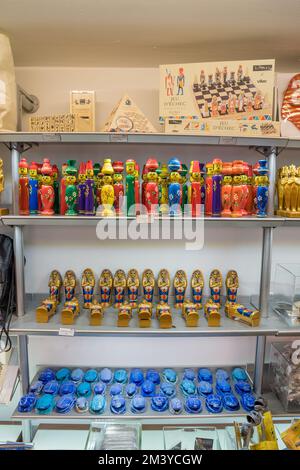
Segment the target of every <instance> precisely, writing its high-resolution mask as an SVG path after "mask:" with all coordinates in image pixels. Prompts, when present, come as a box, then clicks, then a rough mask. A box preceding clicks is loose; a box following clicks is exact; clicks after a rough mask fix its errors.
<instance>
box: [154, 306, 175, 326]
mask: <svg viewBox="0 0 300 470" xmlns="http://www.w3.org/2000/svg"><path fill="white" fill-rule="evenodd" d="M156 318H157V320H158V322H159V328H172V325H173V321H172V311H171V307H170V305H168V304H166V303H161V304H158V305H157V307H156Z"/></svg>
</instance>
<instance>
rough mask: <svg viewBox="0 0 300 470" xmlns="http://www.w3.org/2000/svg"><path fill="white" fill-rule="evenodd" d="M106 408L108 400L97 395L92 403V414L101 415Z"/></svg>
mask: <svg viewBox="0 0 300 470" xmlns="http://www.w3.org/2000/svg"><path fill="white" fill-rule="evenodd" d="M105 408H106V399H105V397H104V396H103V395H95V396H94V397H93V399H92V401H91V403H90V411H91V413H96V414H101V413H103V412H104V410H105Z"/></svg>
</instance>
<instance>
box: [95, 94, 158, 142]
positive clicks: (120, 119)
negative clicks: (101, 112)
mask: <svg viewBox="0 0 300 470" xmlns="http://www.w3.org/2000/svg"><path fill="white" fill-rule="evenodd" d="M102 131H103V132H121V133H124V132H132V133H135V132H136V133H139V132H141V133H142V132H146V133H148V132H149V133H151V132H157V130H156V129H155V127H153V125H152V124H151V122H150V121H149V119H147V118H146V116H145V115H144V113H143V112H142V111H141V110H140V109H139V108H138V107H137V106H136V104H135V103H134V102H133V101H132V99H131V98H130V97H129V96H128V95H124V96H123V98H122V99H121V100H120V101H119V102H118V103H117V105H116V106H115V107H114V109H113V110H112V112H111V113H110V116H109V118H108V120H107V121H106V123H105V124H104V127H103V128H102Z"/></svg>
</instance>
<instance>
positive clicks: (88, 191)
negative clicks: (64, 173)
mask: <svg viewBox="0 0 300 470" xmlns="http://www.w3.org/2000/svg"><path fill="white" fill-rule="evenodd" d="M104 162H105V160H104ZM84 196H85V198H84V215H87V216H91V215H95V182H94V167H93V162H92V161H91V160H88V161H87V162H86V166H85V191H84ZM101 196H102V194H101Z"/></svg>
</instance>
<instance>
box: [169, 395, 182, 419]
mask: <svg viewBox="0 0 300 470" xmlns="http://www.w3.org/2000/svg"><path fill="white" fill-rule="evenodd" d="M169 409H170V413H172V414H174V415H179V414H180V413H182V409H183V405H182V401H181V400H180V398H176V397H175V398H172V399H171V400H170V406H169Z"/></svg>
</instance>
